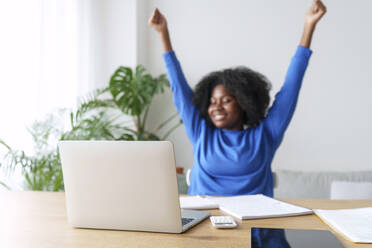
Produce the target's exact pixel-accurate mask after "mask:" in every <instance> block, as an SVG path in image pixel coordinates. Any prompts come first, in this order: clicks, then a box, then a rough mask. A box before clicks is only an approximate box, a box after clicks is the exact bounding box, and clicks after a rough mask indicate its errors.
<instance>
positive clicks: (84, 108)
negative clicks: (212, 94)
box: [0, 65, 182, 191]
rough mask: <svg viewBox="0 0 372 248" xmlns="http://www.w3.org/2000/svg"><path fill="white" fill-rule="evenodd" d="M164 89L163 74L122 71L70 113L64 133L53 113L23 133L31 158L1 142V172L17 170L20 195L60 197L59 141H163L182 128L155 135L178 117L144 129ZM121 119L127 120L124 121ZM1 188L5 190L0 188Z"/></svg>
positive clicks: (120, 68) (121, 68) (62, 188)
mask: <svg viewBox="0 0 372 248" xmlns="http://www.w3.org/2000/svg"><path fill="white" fill-rule="evenodd" d="M166 87H169V82H168V80H167V78H166V76H165V75H164V74H162V75H160V76H159V77H153V76H151V75H150V74H148V73H146V70H145V68H144V67H143V66H141V65H139V66H137V67H136V68H135V70H132V69H131V68H129V67H122V66H121V67H119V68H118V69H117V70H116V71H115V72H114V74H113V75H112V77H111V79H110V83H109V86H108V87H107V88H104V89H99V90H96V91H95V92H94V93H93V94H92V95H90V96H88V97H87V99H85V100H83V101H82V103H81V104H79V106H78V108H77V109H76V110H72V111H70V112H69V118H70V125H71V127H70V129H69V130H67V131H65V130H63V128H59V127H58V126H59V125H58V123H57V121H56V120H57V118H55V117H56V114H55V113H54V114H50V115H48V118H46V119H45V120H42V121H35V122H34V124H33V125H32V126H31V127H30V128H29V129H28V131H29V132H30V134H31V135H32V137H33V141H34V144H35V154H34V155H32V156H30V155H27V154H26V153H25V152H24V151H18V150H14V149H12V148H11V147H10V146H9V145H7V144H6V143H5V142H4V141H2V140H0V145H2V146H3V147H5V148H6V149H7V153H6V155H5V157H4V159H3V161H2V163H0V167H2V168H3V169H5V170H6V171H7V173H8V174H9V173H12V172H13V171H14V169H15V168H17V167H19V168H21V170H22V175H23V176H24V178H25V185H24V188H25V189H30V190H42V191H63V190H64V185H63V175H62V169H61V162H60V157H59V153H58V149H57V142H58V140H164V139H166V138H167V137H168V136H169V134H170V133H171V132H172V131H174V130H175V129H176V128H177V127H178V126H180V125H181V124H182V123H181V121H180V120H179V121H177V122H176V123H175V124H173V126H171V127H170V128H168V130H167V131H165V134H164V135H163V136H160V135H159V134H158V132H159V131H160V130H162V129H163V128H165V127H166V126H167V124H168V123H170V122H171V121H172V120H173V119H174V118H175V117H176V116H177V114H174V115H172V116H170V117H169V118H168V119H166V120H165V121H164V122H163V123H161V124H160V125H159V126H158V127H157V128H156V129H155V130H154V131H148V130H147V129H146V123H147V117H148V113H149V109H150V105H151V103H152V100H153V98H154V96H155V95H157V94H160V93H163V92H164V90H165V88H166ZM62 112H63V113H64V111H62ZM63 113H62V115H63ZM124 115H126V116H130V117H131V118H132V120H130V121H128V120H123V116H124ZM0 186H4V187H7V185H6V184H4V183H3V182H0Z"/></svg>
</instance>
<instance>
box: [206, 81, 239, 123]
mask: <svg viewBox="0 0 372 248" xmlns="http://www.w3.org/2000/svg"><path fill="white" fill-rule="evenodd" d="M208 115H209V118H210V119H211V121H212V123H213V124H214V125H215V126H216V127H217V128H223V129H228V130H243V111H242V109H241V107H240V105H239V104H238V102H237V100H236V98H235V96H233V95H232V94H230V92H228V91H227V90H226V88H225V86H223V85H222V84H219V85H217V86H216V87H214V88H213V90H212V94H211V99H210V103H209V107H208Z"/></svg>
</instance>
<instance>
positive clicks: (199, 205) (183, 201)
mask: <svg viewBox="0 0 372 248" xmlns="http://www.w3.org/2000/svg"><path fill="white" fill-rule="evenodd" d="M180 205H181V208H184V209H215V208H218V204H217V203H214V202H212V201H210V200H208V199H205V198H202V197H200V196H180Z"/></svg>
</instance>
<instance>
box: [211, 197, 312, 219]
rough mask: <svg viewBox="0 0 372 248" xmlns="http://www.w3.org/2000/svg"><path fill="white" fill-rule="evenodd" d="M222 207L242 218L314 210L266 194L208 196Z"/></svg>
mask: <svg viewBox="0 0 372 248" xmlns="http://www.w3.org/2000/svg"><path fill="white" fill-rule="evenodd" d="M207 199H209V200H211V201H212V202H214V203H216V204H218V205H219V206H220V209H221V210H222V211H224V212H226V213H228V214H231V215H233V216H235V217H237V218H240V219H260V218H273V217H285V216H296V215H306V214H311V213H312V210H310V209H307V208H303V207H299V206H295V205H292V204H289V203H285V202H282V201H278V200H275V199H273V198H270V197H267V196H264V195H244V196H232V197H207Z"/></svg>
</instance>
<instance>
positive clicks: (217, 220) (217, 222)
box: [209, 216, 237, 228]
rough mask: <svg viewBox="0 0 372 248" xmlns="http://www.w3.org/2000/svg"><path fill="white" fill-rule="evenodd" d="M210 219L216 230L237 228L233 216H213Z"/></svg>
mask: <svg viewBox="0 0 372 248" xmlns="http://www.w3.org/2000/svg"><path fill="white" fill-rule="evenodd" d="M209 219H210V220H211V222H212V225H213V226H214V227H215V228H235V227H236V226H237V224H236V222H235V221H234V219H233V218H232V217H231V216H211V217H209Z"/></svg>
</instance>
